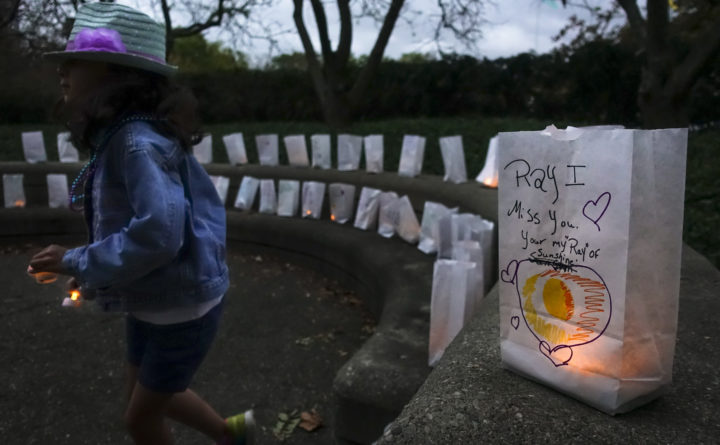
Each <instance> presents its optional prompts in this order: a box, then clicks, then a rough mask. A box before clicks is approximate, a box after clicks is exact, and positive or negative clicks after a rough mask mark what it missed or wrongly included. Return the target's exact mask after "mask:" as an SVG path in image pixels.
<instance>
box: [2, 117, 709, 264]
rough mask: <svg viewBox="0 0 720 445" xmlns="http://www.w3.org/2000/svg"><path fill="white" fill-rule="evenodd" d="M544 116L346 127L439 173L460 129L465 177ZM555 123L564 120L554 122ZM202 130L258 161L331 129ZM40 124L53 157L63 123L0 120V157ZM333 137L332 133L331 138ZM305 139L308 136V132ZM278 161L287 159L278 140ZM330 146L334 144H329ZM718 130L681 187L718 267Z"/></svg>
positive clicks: (688, 236) (18, 149)
mask: <svg viewBox="0 0 720 445" xmlns="http://www.w3.org/2000/svg"><path fill="white" fill-rule="evenodd" d="M548 123H549V122H540V121H537V120H532V119H520V118H480V117H477V118H476V117H460V118H444V119H394V120H383V121H374V122H372V121H371V122H361V123H357V124H355V125H354V126H353V127H352V128H350V129H348V130H347V132H348V133H353V134H358V135H368V134H382V135H384V143H385V170H387V171H392V170H395V169H397V165H398V162H399V158H400V147H401V143H402V137H403V135H405V134H418V135H422V136H425V137H426V138H427V143H426V146H425V162H424V166H423V172H424V173H429V174H438V175H442V174H443V163H442V157H441V155H440V148H439V144H438V138H439V137H441V136H450V135H462V136H463V143H464V146H465V157H466V163H467V170H468V176H469V178H474V177H475V176H476V175H477V174H478V172H479V171H480V169H481V168H482V165H483V163H484V161H485V152H486V150H487V144H488V140H489V139H490V137H492V136H493V135H495V134H496V133H497V132H500V131H517V130H540V129H542V128H544V127H545V126H546V125H547V124H548ZM555 123H556V125H557V126H558V127H564V126H565V125H566V123H564V122H555ZM205 129H206V132H208V133H211V134H212V135H213V159H214V160H215V162H221V163H222V162H227V155H226V153H225V149H224V146H223V143H222V135H224V134H228V133H233V132H242V133H243V134H244V138H245V146H246V149H247V153H248V158H249V161H250V162H252V163H256V162H257V152H256V150H255V143H254V137H255V135H256V134H264V133H277V134H278V135H279V136H280V137H281V138H282V137H283V136H287V135H291V134H305V135H307V136H309V135H311V134H315V133H329V134H335V132H334V131H331V130H330V129H329V128H328V127H327V126H326V125H324V124H323V123H319V122H237V123H223V124H210V125H207V126H206V127H205ZM37 130H42V131H43V133H44V137H45V146H46V147H47V152H48V158H49V159H50V160H51V161H52V160H57V149H56V146H57V145H56V144H57V143H56V141H55V138H56V134H57V132H58V131H62V129H61V128H60V127H59V126H57V125H46V124H43V125H32V124H24V125H0V161H19V160H22V159H23V157H22V146H21V141H20V133H21V132H22V131H37ZM334 140H335V138H333V144H334V143H335V142H334ZM308 144H309V137H308ZM280 145H281V150H280V161H281V163H286V162H287V160H286V159H285V152H284V150H283V149H282V141H281V142H280ZM333 146H334V145H333ZM718 227H720V130H718V129H711V130H703V131H699V132H693V133H691V134H690V140H689V146H688V160H687V182H686V191H685V225H684V234H683V237H684V240H685V241H686V242H687V243H688V244H690V245H691V246H692V247H693V248H695V249H697V250H698V251H699V252H701V253H702V254H703V255H705V256H707V257H708V258H709V259H710V260H711V261H712V262H713V264H715V266H717V267H720V231H718V230H717V228H718Z"/></svg>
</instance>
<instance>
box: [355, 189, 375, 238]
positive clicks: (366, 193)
mask: <svg viewBox="0 0 720 445" xmlns="http://www.w3.org/2000/svg"><path fill="white" fill-rule="evenodd" d="M379 204H380V190H378V189H374V188H371V187H363V188H362V190H361V191H360V199H358V206H357V212H356V213H355V224H354V226H355V227H356V228H358V229H363V230H370V229H373V228H375V224H376V222H377V216H378V206H379Z"/></svg>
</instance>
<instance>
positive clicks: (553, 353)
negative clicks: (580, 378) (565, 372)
mask: <svg viewBox="0 0 720 445" xmlns="http://www.w3.org/2000/svg"><path fill="white" fill-rule="evenodd" d="M538 349H540V352H541V353H542V355H544V356H545V357H547V358H548V359H549V360H550V361H551V362H552V363H553V365H555V367H556V368H557V367H559V366H565V365H567V364H568V362H569V361H570V359H572V356H573V350H572V348H571V347H570V346H568V345H558V346H555V347H554V348H552V349H550V345H549V344H548V343H547V342H545V341H541V342H540V345H539V346H538Z"/></svg>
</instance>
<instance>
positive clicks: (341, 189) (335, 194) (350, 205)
mask: <svg viewBox="0 0 720 445" xmlns="http://www.w3.org/2000/svg"><path fill="white" fill-rule="evenodd" d="M328 194H329V195H330V219H331V220H333V221H335V222H336V223H339V224H345V223H346V222H348V221H350V218H352V216H353V209H354V208H355V186H354V185H351V184H341V183H333V184H330V187H329V189H328Z"/></svg>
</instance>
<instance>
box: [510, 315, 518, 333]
mask: <svg viewBox="0 0 720 445" xmlns="http://www.w3.org/2000/svg"><path fill="white" fill-rule="evenodd" d="M510 324H511V325H512V327H514V328H515V330H516V331H517V328H518V326H520V317H518V316H517V315H513V316H512V317H510Z"/></svg>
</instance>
